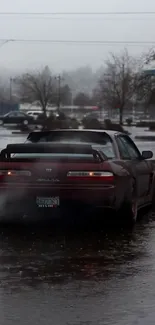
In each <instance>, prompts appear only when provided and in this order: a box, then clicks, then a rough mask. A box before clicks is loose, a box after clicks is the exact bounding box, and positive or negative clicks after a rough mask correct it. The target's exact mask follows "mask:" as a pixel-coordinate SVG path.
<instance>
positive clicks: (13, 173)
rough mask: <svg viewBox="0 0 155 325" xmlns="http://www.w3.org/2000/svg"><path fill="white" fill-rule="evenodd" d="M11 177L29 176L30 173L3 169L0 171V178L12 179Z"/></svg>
mask: <svg viewBox="0 0 155 325" xmlns="http://www.w3.org/2000/svg"><path fill="white" fill-rule="evenodd" d="M12 176H17V177H18V176H31V172H30V171H29V170H12V169H4V170H0V177H12Z"/></svg>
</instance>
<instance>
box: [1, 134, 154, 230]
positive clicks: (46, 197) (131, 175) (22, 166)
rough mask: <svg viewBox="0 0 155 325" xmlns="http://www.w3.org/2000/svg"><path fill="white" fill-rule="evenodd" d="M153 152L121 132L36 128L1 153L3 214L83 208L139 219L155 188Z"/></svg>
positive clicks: (54, 213)
mask: <svg viewBox="0 0 155 325" xmlns="http://www.w3.org/2000/svg"><path fill="white" fill-rule="evenodd" d="M152 156H153V154H152V152H151V151H143V152H142V154H141V153H140V152H139V150H138V148H137V147H136V145H135V144H134V142H133V141H132V140H131V138H130V137H129V136H128V135H126V134H123V133H119V132H115V131H106V132H105V131H100V130H55V131H45V132H32V133H30V135H29V136H28V139H27V141H26V143H25V144H23V143H22V144H10V145H8V146H7V147H6V148H5V149H4V150H2V152H1V156H0V215H1V216H5V218H7V217H9V216H11V218H12V217H13V216H21V215H32V214H33V215H37V214H42V215H44V216H45V217H46V215H49V216H50V217H51V218H54V217H56V218H58V216H60V217H62V218H63V217H64V215H65V212H67V213H68V214H69V213H70V216H75V214H77V217H78V216H80V214H81V213H83V215H84V216H85V215H86V214H87V215H89V214H92V213H93V215H94V216H95V213H96V215H97V213H98V212H100V213H101V214H102V216H103V218H106V217H107V216H108V214H107V212H108V211H109V212H110V211H112V212H116V218H122V221H125V222H128V223H132V224H133V223H135V221H136V219H137V213H138V210H139V209H140V208H142V207H145V206H147V205H151V203H152V200H153V195H154V187H155V173H154V165H153V162H152V161H151V160H148V159H151V158H152Z"/></svg>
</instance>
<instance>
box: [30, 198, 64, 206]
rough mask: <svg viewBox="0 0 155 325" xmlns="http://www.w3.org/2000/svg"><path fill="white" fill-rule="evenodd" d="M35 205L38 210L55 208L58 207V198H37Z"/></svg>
mask: <svg viewBox="0 0 155 325" xmlns="http://www.w3.org/2000/svg"><path fill="white" fill-rule="evenodd" d="M36 204H37V206H38V208H55V207H58V206H59V205H60V198H59V196H51V197H42V196H37V198H36Z"/></svg>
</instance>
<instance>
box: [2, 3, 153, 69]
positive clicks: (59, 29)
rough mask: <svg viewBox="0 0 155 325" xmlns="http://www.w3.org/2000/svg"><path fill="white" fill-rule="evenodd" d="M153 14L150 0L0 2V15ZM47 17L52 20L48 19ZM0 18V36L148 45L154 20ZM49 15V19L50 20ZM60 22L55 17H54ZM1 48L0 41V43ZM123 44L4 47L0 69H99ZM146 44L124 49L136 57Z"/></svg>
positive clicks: (133, 18) (137, 18) (103, 17)
mask: <svg viewBox="0 0 155 325" xmlns="http://www.w3.org/2000/svg"><path fill="white" fill-rule="evenodd" d="M84 11H85V12H86V11H87V12H99V11H102V12H103V11H155V1H154V0H147V1H144V2H143V1H142V0H108V1H106V0H95V1H94V0H78V1H77V0H56V1H53V0H5V1H3V0H0V12H84ZM50 17H51V16H50ZM50 17H46V16H45V17H43V18H42V19H39V18H35V17H27V16H24V17H23V16H13V17H10V16H0V38H3V39H4V38H6V39H11V38H19V39H61V40H86V39H87V40H116V41H117V40H120V41H129V40H130V41H133V40H135V41H137V40H139V41H146V40H147V41H152V40H155V38H154V29H155V15H154V16H153V15H152V16H99V17H98V16H95V17H94V16H93V17H92V16H91V17H89V16H87V17H83V16H82V17H79V16H78V17H77V16H76V17H73V16H64V17H62V16H61V17H62V19H55V18H56V17H54V19H51V18H50ZM52 17H53V16H52ZM57 17H58V18H60V16H57ZM0 45H1V43H0ZM122 48H123V45H110V46H108V45H80V44H77V45H75V44H74V45H73V44H72V45H68V44H67V45H66V44H57V45H56V44H38V43H37V44H36V43H33V44H32V43H26V44H25V43H8V44H6V45H4V46H2V47H1V48H0V67H1V68H3V69H4V68H6V69H11V70H15V71H19V70H20V69H22V70H23V69H26V68H40V67H42V66H44V65H45V64H48V65H49V67H50V68H51V69H52V70H54V71H56V72H61V71H62V70H63V69H66V70H68V69H69V70H70V69H74V68H77V67H79V66H84V65H91V66H92V68H94V69H96V68H97V67H98V66H100V65H102V64H103V62H104V60H105V58H106V56H107V54H108V52H109V51H116V52H118V51H120V50H121V49H122ZM147 48H148V49H149V48H150V46H146V45H145V46H129V47H128V49H129V51H130V53H131V54H135V55H138V54H139V53H140V52H142V51H146V50H147Z"/></svg>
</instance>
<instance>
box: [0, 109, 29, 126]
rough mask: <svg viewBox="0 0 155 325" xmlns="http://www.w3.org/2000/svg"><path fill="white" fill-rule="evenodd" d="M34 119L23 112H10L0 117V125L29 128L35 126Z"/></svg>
mask: <svg viewBox="0 0 155 325" xmlns="http://www.w3.org/2000/svg"><path fill="white" fill-rule="evenodd" d="M33 121H34V118H33V117H32V116H29V115H27V114H26V113H23V112H9V113H7V114H5V115H3V116H0V125H5V124H19V125H24V126H27V125H28V124H33Z"/></svg>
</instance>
